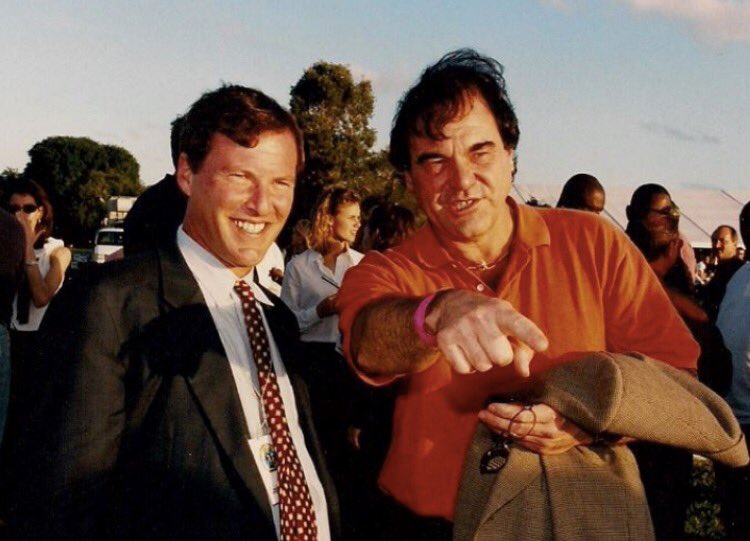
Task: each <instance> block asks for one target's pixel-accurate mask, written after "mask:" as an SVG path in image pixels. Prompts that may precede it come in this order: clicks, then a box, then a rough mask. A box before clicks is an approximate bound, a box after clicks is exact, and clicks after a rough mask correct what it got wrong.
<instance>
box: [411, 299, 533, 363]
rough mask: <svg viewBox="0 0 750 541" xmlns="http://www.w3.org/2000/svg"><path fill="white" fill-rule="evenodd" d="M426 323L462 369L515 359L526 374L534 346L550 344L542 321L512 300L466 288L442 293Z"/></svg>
mask: <svg viewBox="0 0 750 541" xmlns="http://www.w3.org/2000/svg"><path fill="white" fill-rule="evenodd" d="M425 324H426V326H427V327H428V328H432V329H434V331H435V334H436V335H437V343H438V347H439V348H440V351H441V352H442V353H443V355H444V356H445V358H446V360H447V361H448V363H449V364H450V365H451V367H453V369H454V370H455V371H456V372H458V373H460V374H468V373H470V372H473V371H475V370H478V371H480V372H486V371H487V370H490V369H491V368H492V367H493V366H495V365H497V366H507V365H509V364H511V363H513V366H514V368H515V369H516V372H517V373H518V374H519V375H521V376H523V377H527V376H528V375H529V364H530V363H531V358H532V357H533V356H534V352H536V351H544V350H546V349H547V346H548V342H547V337H546V336H545V335H544V333H543V332H542V331H541V330H540V329H539V327H537V326H536V324H534V322H533V321H531V320H530V319H528V318H526V317H524V316H522V315H521V314H520V313H519V312H518V311H517V310H516V309H515V308H513V306H512V305H511V304H510V303H509V302H506V301H503V300H500V299H496V298H493V297H487V296H485V295H480V294H479V293H474V292H472V291H466V290H461V289H454V290H450V291H447V292H444V293H440V294H438V296H437V297H436V298H435V300H434V301H433V302H432V304H431V305H430V308H429V311H428V314H427V317H426V318H425Z"/></svg>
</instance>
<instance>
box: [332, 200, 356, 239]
mask: <svg viewBox="0 0 750 541" xmlns="http://www.w3.org/2000/svg"><path fill="white" fill-rule="evenodd" d="M359 224H360V215H359V203H345V204H343V205H339V208H338V211H337V212H336V214H335V215H334V217H333V226H332V228H331V229H332V231H333V238H334V239H335V240H337V241H340V242H346V243H347V244H352V243H353V242H354V240H355V239H356V238H357V231H359Z"/></svg>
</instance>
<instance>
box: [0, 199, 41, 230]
mask: <svg viewBox="0 0 750 541" xmlns="http://www.w3.org/2000/svg"><path fill="white" fill-rule="evenodd" d="M27 205H32V206H34V207H36V210H34V212H31V213H27V212H25V211H24V210H18V211H16V212H15V213H14V214H15V215H16V218H18V219H19V220H24V221H26V222H27V223H29V224H30V226H31V230H32V231H36V230H37V226H38V225H39V221H40V220H41V219H42V216H44V208H43V207H40V206H39V204H38V203H37V202H36V201H35V200H34V196H32V195H31V194H28V193H14V194H12V195H11V196H10V198H9V199H8V207H10V208H11V209H13V208H19V209H21V208H23V207H24V206H27Z"/></svg>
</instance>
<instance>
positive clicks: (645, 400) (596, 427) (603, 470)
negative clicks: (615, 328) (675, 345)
mask: <svg viewBox="0 0 750 541" xmlns="http://www.w3.org/2000/svg"><path fill="white" fill-rule="evenodd" d="M523 400H524V401H526V402H529V403H532V402H533V403H538V402H544V403H546V404H548V405H550V406H551V407H552V408H554V409H556V410H557V411H559V412H560V413H562V414H563V415H564V416H565V417H567V418H568V419H569V420H570V421H572V422H574V423H576V424H577V425H579V426H580V427H581V428H583V429H584V430H586V431H587V432H590V433H594V434H596V433H603V432H604V433H608V434H613V435H619V436H628V437H633V438H636V439H638V440H644V441H650V442H654V443H660V444H666V445H671V446H674V447H679V448H682V449H686V450H689V451H692V452H694V453H698V454H701V455H704V456H706V457H708V458H710V459H712V460H715V461H718V462H721V463H723V464H726V465H729V466H737V467H738V466H744V465H746V464H747V463H748V453H747V447H746V444H745V441H744V436H743V434H742V431H741V430H740V427H739V425H738V423H737V421H736V419H735V417H734V415H733V414H732V411H731V409H730V408H729V406H728V405H727V404H726V402H724V400H722V399H721V398H720V397H719V396H718V395H716V394H715V393H713V392H712V391H711V390H710V389H708V388H707V387H705V386H704V385H702V384H701V383H699V382H698V381H697V380H696V379H695V378H693V377H691V376H690V375H688V374H686V373H684V372H682V371H680V370H676V369H674V368H672V367H670V366H667V365H665V364H664V363H661V362H658V361H654V360H651V359H648V358H645V357H643V356H641V355H639V354H631V355H616V354H609V353H595V354H592V355H589V356H587V357H585V358H584V359H581V360H580V361H575V362H572V363H568V364H564V365H561V366H557V367H555V368H553V369H551V370H549V371H547V372H546V373H545V374H543V375H542V376H541V377H540V379H539V380H538V381H537V382H536V383H535V384H534V385H533V386H532V387H531V388H530V389H529V391H528V393H527V394H526V396H524V397H523ZM491 446H492V434H491V433H490V431H489V430H488V429H487V428H486V427H485V426H484V425H483V424H481V423H480V424H479V426H478V428H477V431H476V432H475V435H474V439H473V440H472V444H471V447H470V448H469V451H468V453H467V456H466V462H465V464H464V472H463V477H462V481H461V488H460V491H459V496H458V503H457V505H456V514H455V527H454V535H453V538H454V539H455V540H467V539H474V540H493V541H499V540H509V541H510V540H518V539H534V540H556V541H561V540H571V541H572V540H576V541H580V540H586V539H590V540H597V541H601V540H609V539H612V540H615V539H616V540H618V541H619V540H626V539H627V540H633V541H643V540H649V539H654V533H653V527H652V525H651V520H650V516H649V512H648V505H647V502H646V496H645V493H644V490H643V485H642V484H641V481H640V476H639V473H638V468H637V465H636V463H635V459H634V458H633V455H632V453H631V452H630V450H629V449H628V448H627V446H625V445H615V446H591V447H576V448H574V449H572V450H570V451H568V452H567V453H563V454H560V455H537V454H535V453H532V452H531V451H527V450H525V449H522V448H520V447H518V446H513V447H512V451H511V453H510V457H509V459H508V462H507V464H506V465H505V467H504V468H503V469H502V470H500V472H499V473H498V474H496V475H493V474H482V473H480V470H479V463H480V460H481V457H482V455H483V454H484V453H485V452H486V451H487V450H488V449H489V448H490V447H491Z"/></svg>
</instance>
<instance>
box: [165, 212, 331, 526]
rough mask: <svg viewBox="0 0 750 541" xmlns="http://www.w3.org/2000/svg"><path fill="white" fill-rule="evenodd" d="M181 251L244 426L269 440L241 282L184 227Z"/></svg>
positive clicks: (318, 495)
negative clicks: (210, 322)
mask: <svg viewBox="0 0 750 541" xmlns="http://www.w3.org/2000/svg"><path fill="white" fill-rule="evenodd" d="M177 246H178V247H179V249H180V252H181V253H182V256H183V257H184V258H185V261H186V262H187V265H188V268H189V269H190V271H191V272H192V273H193V276H194V277H195V280H196V281H197V282H198V286H199V287H200V290H201V292H202V293H203V297H204V299H205V301H206V306H207V307H208V310H209V311H210V312H211V318H212V319H213V321H214V324H215V325H216V328H217V330H218V331H219V336H220V338H221V343H222V345H223V346H224V351H225V352H226V355H227V360H228V361H229V366H230V367H231V369H232V375H233V376H234V382H235V385H236V386H237V392H238V394H239V397H240V402H241V403H242V411H243V413H244V414H245V421H246V422H247V428H248V432H249V433H250V437H251V438H257V437H259V436H263V435H265V434H269V433H270V432H269V430H268V427H267V426H266V425H265V423H264V414H263V410H262V408H263V406H262V403H261V401H260V398H259V397H260V385H259V383H258V372H257V368H256V366H255V362H254V361H253V354H252V349H251V348H250V340H249V339H248V336H247V330H246V329H245V323H244V315H243V312H242V306H241V304H240V298H239V296H238V295H237V293H236V292H235V291H234V283H235V282H236V281H237V280H238V278H237V277H236V276H235V275H234V273H232V271H230V270H229V269H228V268H227V267H226V266H224V264H223V263H221V262H220V261H219V260H218V259H216V258H215V257H214V256H213V255H211V254H210V253H209V252H208V251H206V250H205V249H204V248H203V247H201V246H200V245H199V244H198V243H196V242H195V241H194V240H193V239H191V238H190V237H189V236H188V235H187V234H186V233H185V231H184V230H183V229H182V227H180V228H179V230H178V231H177ZM242 279H243V280H245V282H247V283H248V284H249V285H250V288H251V289H252V291H253V294H254V295H255V299H256V302H257V303H264V304H266V305H272V303H271V301H270V300H269V298H268V297H267V296H266V295H265V294H264V293H263V291H262V290H261V289H260V287H258V285H257V284H255V283H254V282H253V281H252V271H251V272H250V273H248V274H247V275H246V276H245V277H244V278H242ZM258 308H259V311H260V313H261V316H262V317H263V325H264V327H265V329H266V334H267V335H268V342H269V346H270V349H271V360H272V362H273V367H274V370H275V372H276V380H277V382H278V385H279V390H280V391H281V399H282V401H283V402H284V410H285V412H286V418H287V423H288V424H289V431H290V433H291V438H292V441H293V442H294V447H295V448H296V450H297V455H298V457H299V461H300V463H301V465H302V470H303V471H304V474H305V479H306V480H307V486H308V488H309V490H310V496H311V498H312V502H313V509H314V510H315V519H316V522H317V526H318V538H319V539H321V540H329V539H330V537H331V534H330V528H329V524H328V506H327V504H326V499H325V494H324V492H323V485H322V483H321V482H320V479H319V477H318V474H317V472H316V470H315V465H314V464H313V461H312V458H311V457H310V453H309V452H308V451H307V447H306V446H305V438H304V434H303V433H302V429H301V428H300V425H299V417H298V414H297V405H296V403H295V400H294V392H293V390H292V385H291V382H290V381H289V376H288V374H287V371H286V367H285V366H284V363H283V362H282V360H281V356H280V354H279V350H278V348H277V347H276V342H275V341H274V338H273V334H272V333H271V330H270V329H269V327H268V322H267V321H266V317H265V314H264V313H263V310H262V309H261V307H260V306H258ZM248 445H249V444H248ZM278 520H279V519H278V513H277V512H274V521H275V523H276V533H277V535H278V534H279V531H280V527H279V522H278Z"/></svg>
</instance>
